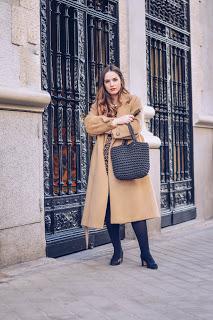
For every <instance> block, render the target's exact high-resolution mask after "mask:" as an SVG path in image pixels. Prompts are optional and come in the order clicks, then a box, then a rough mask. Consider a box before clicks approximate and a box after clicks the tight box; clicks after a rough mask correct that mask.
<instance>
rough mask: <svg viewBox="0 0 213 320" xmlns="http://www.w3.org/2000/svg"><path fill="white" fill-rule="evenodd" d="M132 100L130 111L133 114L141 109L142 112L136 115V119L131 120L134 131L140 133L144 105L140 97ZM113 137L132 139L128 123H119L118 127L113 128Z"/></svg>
mask: <svg viewBox="0 0 213 320" xmlns="http://www.w3.org/2000/svg"><path fill="white" fill-rule="evenodd" d="M133 99H134V100H133V102H132V106H131V109H130V113H131V114H133V113H134V111H136V110H137V109H140V110H141V112H140V113H139V114H138V115H137V116H136V117H135V119H134V120H133V121H132V122H131V126H132V127H133V130H134V133H135V134H138V133H140V132H141V130H142V128H141V119H142V116H141V113H142V105H141V102H140V99H139V98H138V97H136V96H135V97H134V98H133ZM112 135H113V138H115V139H130V133H129V129H128V126H127V125H126V124H121V125H117V127H116V128H114V129H113V130H112Z"/></svg>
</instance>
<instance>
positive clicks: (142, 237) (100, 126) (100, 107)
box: [82, 66, 159, 269]
mask: <svg viewBox="0 0 213 320" xmlns="http://www.w3.org/2000/svg"><path fill="white" fill-rule="evenodd" d="M138 109H139V111H140V110H141V104H140V100H139V99H138V97H136V96H133V95H131V94H130V93H129V92H128V91H127V90H126V89H125V85H124V78H123V75H122V73H121V71H120V70H119V69H118V68H117V67H115V66H108V67H106V68H105V69H104V71H103V72H102V76H101V79H100V86H99V90H98V93H97V97H96V101H95V103H94V104H93V105H92V107H91V109H90V112H89V114H88V115H87V116H86V118H85V127H86V131H87V132H88V134H90V135H95V136H97V139H96V144H95V146H94V149H93V153H92V158H91V165H90V173H89V181H88V188H87V194H86V201H85V207H84V213H83V217H82V225H83V226H84V227H86V228H103V226H104V222H105V223H106V226H107V230H108V233H109V236H110V239H111V242H112V245H113V248H114V254H113V256H112V259H111V261H110V264H111V265H112V266H115V265H119V264H121V263H122V261H123V251H122V247H121V241H120V230H119V229H120V224H123V223H127V222H131V223H132V227H133V229H134V232H135V234H136V237H137V240H138V243H139V246H140V250H141V262H142V266H147V267H148V268H150V269H157V268H158V265H157V263H156V262H155V261H154V259H153V257H152V256H151V254H150V250H149V242H148V234H147V225H146V220H147V219H150V218H155V217H158V216H159V210H158V208H157V204H156V200H155V195H154V192H153V188H152V184H151V181H150V177H149V176H146V177H144V178H142V179H135V180H118V179H116V178H115V176H114V174H113V170H112V164H111V158H110V148H111V147H112V145H113V146H118V145H120V144H121V143H122V141H123V139H130V134H129V130H128V126H127V124H128V123H130V122H131V125H132V127H133V129H134V133H135V135H136V138H137V140H138V141H143V138H142V136H141V135H140V132H141V114H140V112H139V113H138V115H137V116H134V115H133V114H134V112H135V111H136V110H138Z"/></svg>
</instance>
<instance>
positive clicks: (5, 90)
mask: <svg viewBox="0 0 213 320" xmlns="http://www.w3.org/2000/svg"><path fill="white" fill-rule="evenodd" d="M49 102H50V95H49V93H48V92H46V91H41V90H32V89H29V88H9V87H3V86H0V110H10V111H24V112H36V113H41V112H43V111H44V107H45V106H46V105H48V104H49Z"/></svg>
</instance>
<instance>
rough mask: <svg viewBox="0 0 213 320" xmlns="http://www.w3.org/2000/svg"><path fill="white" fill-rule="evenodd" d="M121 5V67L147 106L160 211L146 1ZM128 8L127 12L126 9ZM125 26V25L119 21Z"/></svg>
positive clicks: (154, 228)
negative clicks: (149, 96) (149, 89)
mask: <svg viewBox="0 0 213 320" xmlns="http://www.w3.org/2000/svg"><path fill="white" fill-rule="evenodd" d="M121 2H122V8H123V11H122V14H120V18H122V19H124V14H123V12H125V11H126V12H128V15H127V18H126V19H127V20H126V21H127V25H128V28H126V30H124V27H123V28H122V32H120V37H121V45H120V47H121V49H123V50H124V40H125V39H126V35H128V40H126V49H127V50H128V60H127V59H126V56H127V55H125V53H122V52H121V58H122V59H124V58H125V61H124V62H123V60H121V66H122V65H124V66H127V67H125V71H126V72H127V71H128V87H129V90H130V92H132V93H134V94H136V95H137V96H139V97H140V98H141V102H142V104H143V107H144V115H143V119H142V128H143V130H142V134H143V136H144V137H145V140H146V141H147V142H148V143H149V145H150V156H151V172H150V175H151V178H152V182H153V186H154V189H155V192H156V196H157V201H158V205H159V208H160V151H159V147H160V139H159V138H158V137H155V136H153V134H152V133H151V132H149V131H148V129H147V125H148V123H149V121H150V120H151V118H152V117H153V116H154V114H155V111H154V109H153V108H151V107H148V106H147V81H146V79H147V77H146V26H145V0H123V1H121ZM125 5H126V10H124V6H125ZM120 25H121V26H122V25H123V24H122V22H120ZM130 230H131V229H129V228H127V232H126V233H127V236H128V237H132V232H131V231H130ZM149 231H150V232H151V233H153V232H159V231H160V219H155V220H152V221H151V220H150V222H149Z"/></svg>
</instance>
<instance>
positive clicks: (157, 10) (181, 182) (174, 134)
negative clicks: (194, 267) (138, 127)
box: [146, 0, 196, 227]
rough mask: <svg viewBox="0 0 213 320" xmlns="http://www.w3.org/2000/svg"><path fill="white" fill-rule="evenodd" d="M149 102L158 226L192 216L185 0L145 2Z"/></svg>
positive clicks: (187, 42)
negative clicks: (157, 167) (157, 154)
mask: <svg viewBox="0 0 213 320" xmlns="http://www.w3.org/2000/svg"><path fill="white" fill-rule="evenodd" d="M146 34H147V85H148V104H149V105H150V106H152V107H154V109H155V112H156V113H155V117H154V119H153V120H152V123H151V130H152V132H153V133H154V134H155V135H157V136H159V137H160V139H161V141H162V146H161V209H162V226H163V227H164V226H168V225H171V224H177V223H180V222H183V221H186V220H190V219H193V218H195V216H196V209H195V206H194V190H193V156H192V122H191V114H192V110H191V108H192V105H191V78H190V28H189V0H146Z"/></svg>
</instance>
